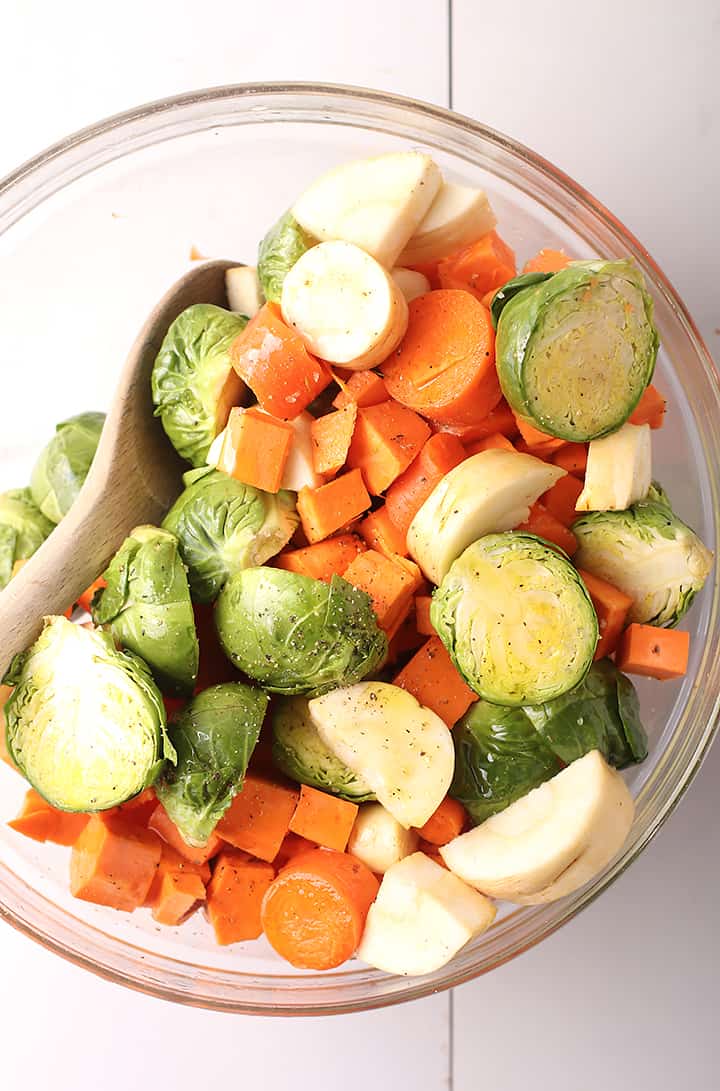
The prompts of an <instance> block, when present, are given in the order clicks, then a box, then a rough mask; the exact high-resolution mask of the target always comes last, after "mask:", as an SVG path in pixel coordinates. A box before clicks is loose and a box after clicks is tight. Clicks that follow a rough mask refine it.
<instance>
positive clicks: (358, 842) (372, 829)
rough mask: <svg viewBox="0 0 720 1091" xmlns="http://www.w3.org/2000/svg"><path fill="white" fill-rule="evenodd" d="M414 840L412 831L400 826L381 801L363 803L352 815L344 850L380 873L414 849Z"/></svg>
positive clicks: (414, 832)
mask: <svg viewBox="0 0 720 1091" xmlns="http://www.w3.org/2000/svg"><path fill="white" fill-rule="evenodd" d="M418 840H419V838H418V834H417V833H416V831H415V830H406V829H405V827H404V826H401V825H400V823H399V822H398V820H397V819H396V818H393V816H392V815H391V814H390V812H389V811H387V810H385V808H384V807H383V805H382V803H364V804H363V805H362V806H361V807H360V810H359V811H358V814H357V818H356V819H355V824H354V826H353V828H352V833H351V834H350V839H349V841H348V843H347V851H348V852H349V853H350V855H351V856H356V857H357V859H358V860H362V862H363V863H364V864H367V866H368V867H369V868H370V870H371V871H374V872H375V874H376V875H384V874H385V872H386V871H387V870H388V868H391V867H392V866H393V864H397V863H398V861H399V860H402V859H404V858H405V857H406V856H409V855H410V853H411V852H415V849H416V848H417V846H418Z"/></svg>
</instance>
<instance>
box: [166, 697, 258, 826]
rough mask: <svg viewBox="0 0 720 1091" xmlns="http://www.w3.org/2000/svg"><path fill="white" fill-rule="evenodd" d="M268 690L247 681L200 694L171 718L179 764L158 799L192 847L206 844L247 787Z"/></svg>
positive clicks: (172, 768)
mask: <svg viewBox="0 0 720 1091" xmlns="http://www.w3.org/2000/svg"><path fill="white" fill-rule="evenodd" d="M267 703H268V698H267V694H265V693H263V692H262V690H260V689H255V688H254V687H253V686H246V685H244V684H243V683H242V682H224V683H222V684H221V685H217V686H210V687H209V688H208V689H205V690H203V691H202V693H198V694H197V696H196V697H193V699H192V700H191V701H190V702H189V703H188V704H187V705H185V707H184V708H183V709H182V711H181V712H179V713H178V714H177V716H176V717H175V718H174V719H173V720H172V721H171V722H170V724H169V727H168V733H169V735H170V738H171V740H172V742H173V745H174V746H175V750H176V751H177V765H175V766H166V767H165V769H164V770H163V773H162V776H161V777H160V779H159V780H158V782H157V784H156V785H155V791H156V793H157V797H158V799H159V800H160V802H161V803H162V805H163V807H164V808H165V810H166V811H167V813H168V815H169V816H170V818H171V819H172V820H173V822H174V823H175V825H176V826H177V828H178V829H179V830H180V833H181V834H182V836H183V838H184V839H185V840H186V841H187V842H188V844H189V845H204V844H206V842H207V839H208V838H209V836H210V834H211V833H212V832H213V830H214V829H215V827H216V826H217V824H218V822H219V821H220V819H221V818H222V816H223V815H224V814H225V812H226V810H227V809H228V807H229V806H230V804H231V803H232V801H233V798H234V797H235V796H236V795H237V793H238V792H239V791H240V789H241V788H242V785H243V780H244V778H245V772H246V770H247V767H248V762H249V761H250V757H251V755H252V752H253V750H254V749H255V745H256V743H257V741H258V737H259V735H260V728H261V727H262V723H263V719H264V717H265V710H266V709H267Z"/></svg>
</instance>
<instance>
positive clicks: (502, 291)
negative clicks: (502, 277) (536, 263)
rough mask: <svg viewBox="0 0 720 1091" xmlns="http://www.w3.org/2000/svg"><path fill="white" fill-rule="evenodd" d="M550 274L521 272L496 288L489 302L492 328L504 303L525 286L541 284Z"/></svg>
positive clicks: (495, 324)
mask: <svg viewBox="0 0 720 1091" xmlns="http://www.w3.org/2000/svg"><path fill="white" fill-rule="evenodd" d="M551 276H554V274H553V273H521V275H520V276H519V277H513V278H512V280H509V281H508V282H507V284H503V286H502V288H498V290H497V291H496V293H495V295H494V296H493V297H492V300H491V302H490V317H491V319H492V324H493V329H497V327H498V322H499V321H500V315H501V314H502V312H503V309H504V307H505V304H506V303H509V302H510V300H511V299H513V298H514V296H516V295H517V294H518V292H522V291H523V290H524V289H525V288H531V287H532V286H533V285H534V284H542V283H543V281H544V280H549V279H550V277H551Z"/></svg>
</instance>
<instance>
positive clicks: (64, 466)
mask: <svg viewBox="0 0 720 1091" xmlns="http://www.w3.org/2000/svg"><path fill="white" fill-rule="evenodd" d="M104 423H105V414H104V413H79V414H78V415H77V416H76V417H69V418H68V419H67V420H64V421H61V423H60V424H58V426H57V428H56V430H55V435H54V436H53V438H52V439H51V440H50V442H49V443H48V444H47V446H46V447H45V448H44V450H43V452H42V454H41V455H40V457H39V458H38V460H37V462H36V463H35V465H34V467H33V471H32V474H31V476H30V489H31V491H32V498H33V500H34V501H35V503H36V504H37V506H38V507H39V508H40V511H41V512H42V513H43V515H44V516H45V517H46V518H47V519H50V520H52V522H53V523H59V522H60V520H61V519H63V518H64V516H66V515H67V513H68V512H69V511H70V508H71V507H72V506H73V504H74V503H75V500H76V499H77V496H78V493H79V492H80V489H81V488H82V487H83V484H84V483H85V478H86V477H87V475H88V472H89V470H90V466H91V465H92V460H93V459H94V457H95V452H96V450H97V445H98V443H99V442H100V433H101V432H102V429H103V424H104Z"/></svg>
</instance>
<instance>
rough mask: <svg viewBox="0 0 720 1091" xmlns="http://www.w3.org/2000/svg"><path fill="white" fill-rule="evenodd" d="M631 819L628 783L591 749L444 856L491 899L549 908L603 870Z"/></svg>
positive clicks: (457, 841)
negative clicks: (504, 899)
mask: <svg viewBox="0 0 720 1091" xmlns="http://www.w3.org/2000/svg"><path fill="white" fill-rule="evenodd" d="M633 814H634V804H633V800H632V796H631V795H630V793H629V791H628V789H627V786H626V784H625V781H624V780H623V779H622V777H621V776H620V774H619V773H618V772H617V771H616V770H615V769H612V768H611V767H610V766H609V765H608V764H607V762H606V761H605V759H604V758H603V757H602V755H601V754H600V751H599V750H591V751H590V753H589V754H586V755H585V756H584V757H582V758H579V759H578V760H577V761H574V762H572V764H571V765H568V767H567V768H566V769H563V770H562V772H560V773H558V774H557V775H556V776H554V777H553V778H552V780H548V781H546V782H545V784H541V785H540V787H539V788H535V789H533V791H532V792H529V793H528V794H527V795H526V796H523V797H522V799H518V800H517V801H516V802H515V803H512V804H511V805H510V806H509V807H508V808H507V810H504V811H501V812H500V813H499V814H496V815H493V816H492V818H488V819H487V820H486V821H485V822H483V823H482V825H480V826H476V827H475V829H474V830H470V832H469V833H464V834H461V836H460V837H456V838H455V840H454V841H451V842H450V843H449V844H448V845H445V846H444V847H443V848H441V849H440V853H441V855H442V858H443V859H444V861H445V863H446V864H447V866H448V867H449V868H450V870H451V871H453V872H454V873H455V874H456V875H459V876H460V878H461V879H464V880H465V882H467V883H470V884H471V885H472V886H474V887H477V889H478V890H482V891H483V892H484V893H485V894H490V895H492V896H494V897H496V898H506V899H507V900H508V901H511V902H518V903H520V904H523V905H534V904H537V903H540V902H551V901H554V900H555V899H556V898H562V897H563V896H564V895H565V894H569V893H571V891H573V890H577V888H578V887H580V886H583V884H584V883H586V882H588V880H589V879H592V877H593V876H594V875H596V874H597V873H598V872H599V871H602V869H603V868H604V867H605V865H606V864H608V863H609V862H610V860H612V858H613V856H615V854H616V853H617V852H619V850H620V849H621V848H622V846H623V844H624V842H625V838H626V837H627V835H628V833H629V831H630V827H631V825H632V821H633Z"/></svg>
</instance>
